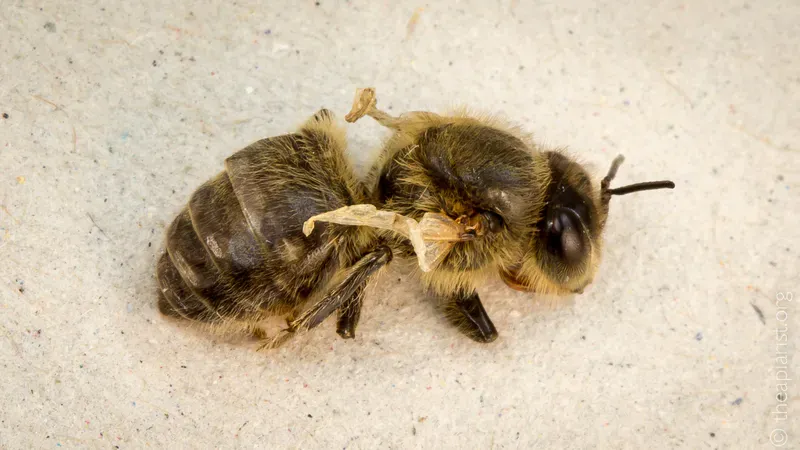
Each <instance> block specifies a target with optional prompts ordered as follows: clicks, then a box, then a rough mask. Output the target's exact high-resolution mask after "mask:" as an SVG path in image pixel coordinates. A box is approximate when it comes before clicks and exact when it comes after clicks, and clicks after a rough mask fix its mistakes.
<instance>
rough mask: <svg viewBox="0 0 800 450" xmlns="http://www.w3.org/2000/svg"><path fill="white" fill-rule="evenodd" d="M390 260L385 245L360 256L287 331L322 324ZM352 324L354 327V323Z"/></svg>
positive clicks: (389, 254)
mask: <svg viewBox="0 0 800 450" xmlns="http://www.w3.org/2000/svg"><path fill="white" fill-rule="evenodd" d="M391 260H392V250H391V249H390V248H389V247H387V246H385V245H381V246H380V247H378V248H376V249H375V250H373V251H371V252H369V253H367V254H366V255H364V256H362V257H361V259H359V260H358V262H356V263H355V264H354V265H353V266H351V267H350V268H349V269H347V271H348V274H347V275H346V276H345V278H344V280H342V282H341V283H339V284H338V285H337V286H335V287H334V288H333V289H331V290H330V292H328V293H327V294H325V296H324V297H323V298H322V300H320V301H319V302H317V303H316V304H315V305H314V306H312V307H311V308H309V309H307V310H306V311H305V312H303V314H301V315H300V317H298V318H296V319H295V320H293V321H292V322H291V323H290V324H289V329H288V331H289V332H294V331H298V330H310V329H311V328H314V327H316V326H317V325H319V324H320V323H322V322H323V321H324V320H325V319H327V318H328V316H330V315H331V314H332V313H333V312H334V311H336V310H337V309H339V308H341V307H342V305H346V304H347V303H348V302H349V301H351V300H352V299H353V296H354V295H356V294H357V293H358V291H359V290H363V289H364V285H365V284H366V283H367V280H369V277H370V275H372V274H373V273H375V271H377V270H378V269H380V268H381V267H383V266H385V265H386V264H388V263H389V261H391ZM353 324H354V325H355V321H354V322H353Z"/></svg>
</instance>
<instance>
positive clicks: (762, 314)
mask: <svg viewBox="0 0 800 450" xmlns="http://www.w3.org/2000/svg"><path fill="white" fill-rule="evenodd" d="M750 306H752V307H753V311H755V312H756V315H758V318H759V319H760V320H761V323H763V324H764V325H766V324H767V320H766V319H764V312H763V311H761V308H759V307H758V306H756V305H755V303H750Z"/></svg>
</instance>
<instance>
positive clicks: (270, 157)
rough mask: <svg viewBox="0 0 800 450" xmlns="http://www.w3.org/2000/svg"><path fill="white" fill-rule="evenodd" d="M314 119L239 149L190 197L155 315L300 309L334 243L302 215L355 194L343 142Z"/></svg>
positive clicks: (169, 246)
mask: <svg viewBox="0 0 800 450" xmlns="http://www.w3.org/2000/svg"><path fill="white" fill-rule="evenodd" d="M318 116H319V114H318V115H317V116H315V118H313V119H311V120H310V121H309V123H307V124H306V125H305V126H304V128H303V129H302V130H301V131H300V132H299V133H297V134H292V135H285V136H279V137H276V138H271V139H265V140H261V141H258V142H256V143H254V144H252V145H250V146H249V147H247V148H245V149H243V150H241V151H239V152H237V153H236V154H234V155H233V156H231V157H230V158H228V159H227V160H226V161H225V169H226V170H225V171H224V172H222V173H221V174H220V175H218V176H217V177H216V178H214V179H212V180H210V181H209V182H207V183H205V184H204V185H203V186H201V187H200V188H199V189H198V190H197V191H195V192H194V194H192V197H191V200H190V201H189V204H188V205H187V206H186V207H185V208H184V209H183V211H181V213H180V214H179V215H178V216H177V217H176V218H175V220H174V221H173V223H172V225H171V226H170V227H169V230H168V232H167V239H166V252H165V253H164V254H163V255H162V256H161V258H160V260H159V261H158V267H157V271H156V272H157V279H158V284H159V287H160V295H159V302H158V305H159V309H160V310H161V312H162V313H164V314H166V315H170V316H174V317H183V318H187V319H191V320H198V321H202V322H215V321H219V320H222V319H226V318H231V319H241V320H258V319H260V318H263V317H264V316H266V315H269V314H272V313H279V312H283V311H286V310H288V309H290V308H293V307H295V306H297V305H298V304H299V303H301V302H302V301H304V300H305V299H306V298H307V296H308V295H309V294H310V293H311V292H312V291H313V290H314V289H315V288H317V287H318V286H319V285H320V284H322V283H324V282H325V280H326V279H327V276H328V275H329V274H330V273H331V272H332V271H333V270H335V269H336V268H337V267H338V265H339V262H340V261H339V257H340V255H339V254H338V253H339V252H338V250H337V245H335V244H336V243H335V242H334V240H335V239H338V238H334V237H333V236H331V232H329V231H328V229H327V227H325V226H324V224H323V226H321V227H319V229H315V231H314V233H313V234H312V235H311V236H308V237H306V236H304V235H303V233H302V225H303V222H305V220H306V219H307V218H309V217H311V216H312V215H315V214H319V213H322V212H325V211H330V210H333V209H336V208H339V207H342V206H345V205H348V204H353V203H354V202H355V201H356V200H358V199H356V198H355V197H357V196H358V195H359V194H358V192H359V189H358V186H357V184H356V181H355V179H354V176H353V175H352V170H351V169H350V167H349V165H348V164H347V162H346V160H345V159H344V155H343V150H344V145H343V142H342V141H341V140H340V139H338V138H337V135H336V134H334V133H335V129H332V130H329V129H326V128H332V125H331V123H330V120H329V119H328V118H327V116H324V117H322V120H320V119H319V118H318ZM345 233H347V231H345Z"/></svg>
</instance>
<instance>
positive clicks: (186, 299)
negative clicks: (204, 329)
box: [156, 252, 219, 322]
mask: <svg viewBox="0 0 800 450" xmlns="http://www.w3.org/2000/svg"><path fill="white" fill-rule="evenodd" d="M156 277H157V278H158V285H159V288H160V296H159V299H158V308H159V310H160V311H161V313H162V314H165V315H167V316H172V317H183V318H185V319H189V320H196V321H199V322H215V321H216V320H217V319H218V318H219V315H218V314H216V313H215V312H214V309H213V307H212V306H211V305H210V304H208V302H207V301H206V300H205V299H203V298H202V297H199V296H197V295H195V293H194V292H192V290H191V289H190V288H189V286H187V284H186V283H185V282H184V279H183V278H182V277H181V274H180V273H179V272H178V269H177V268H175V265H174V264H173V263H172V260H171V259H170V257H169V254H168V253H166V252H165V253H164V254H163V255H161V258H160V259H159V260H158V268H157V270H156Z"/></svg>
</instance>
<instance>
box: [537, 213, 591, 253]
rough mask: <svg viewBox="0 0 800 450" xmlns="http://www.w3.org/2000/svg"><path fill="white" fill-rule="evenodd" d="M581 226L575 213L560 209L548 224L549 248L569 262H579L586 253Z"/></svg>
mask: <svg viewBox="0 0 800 450" xmlns="http://www.w3.org/2000/svg"><path fill="white" fill-rule="evenodd" d="M581 227H582V225H581V223H580V221H579V220H578V218H577V217H575V213H573V212H572V211H569V210H564V209H560V210H559V211H557V212H556V214H554V216H553V218H552V219H551V220H550V222H549V223H548V224H547V237H548V239H547V246H548V249H549V250H550V251H551V252H552V253H555V254H556V255H559V256H561V258H562V259H564V261H565V262H566V263H568V264H576V263H579V262H580V261H581V260H582V259H583V257H584V254H585V253H586V251H585V245H584V243H583V239H582V236H581V234H582V231H583V230H582V229H581Z"/></svg>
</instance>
